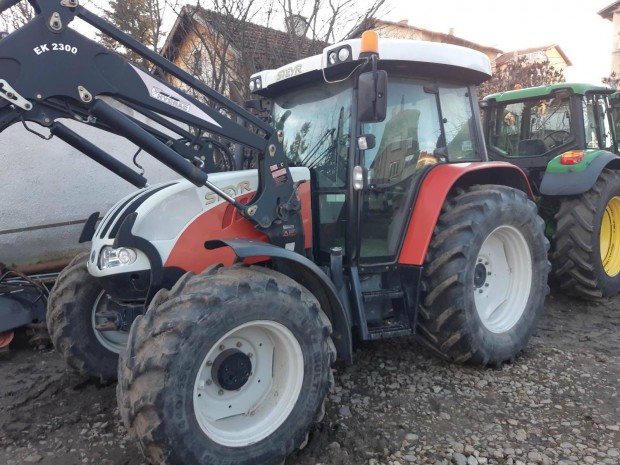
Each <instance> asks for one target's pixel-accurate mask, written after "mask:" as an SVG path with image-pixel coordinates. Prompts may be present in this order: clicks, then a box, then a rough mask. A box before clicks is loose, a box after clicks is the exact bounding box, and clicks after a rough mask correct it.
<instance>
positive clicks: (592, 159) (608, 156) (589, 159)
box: [540, 150, 620, 195]
mask: <svg viewBox="0 0 620 465" xmlns="http://www.w3.org/2000/svg"><path fill="white" fill-rule="evenodd" d="M561 156H562V155H558V156H557V157H555V158H554V159H552V160H551V161H550V162H549V164H548V165H547V169H546V170H545V174H544V176H543V178H542V181H541V183H540V193H541V194H543V195H579V194H583V193H584V192H587V191H589V190H590V189H591V188H592V186H594V183H595V182H596V180H597V179H598V177H599V176H600V174H601V171H603V169H605V168H606V167H609V168H613V169H620V157H619V156H618V155H616V154H614V153H611V152H608V151H606V150H584V151H583V160H582V161H581V162H580V163H578V164H576V165H562V164H561V163H560V158H561Z"/></svg>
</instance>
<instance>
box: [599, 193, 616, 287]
mask: <svg viewBox="0 0 620 465" xmlns="http://www.w3.org/2000/svg"><path fill="white" fill-rule="evenodd" d="M600 242H601V262H602V263H603V269H604V270H605V273H607V275H608V276H610V277H614V276H616V275H617V274H619V273H620V197H612V198H611V200H610V201H609V203H608V204H607V206H606V207H605V213H604V214H603V220H602V221H601V241H600Z"/></svg>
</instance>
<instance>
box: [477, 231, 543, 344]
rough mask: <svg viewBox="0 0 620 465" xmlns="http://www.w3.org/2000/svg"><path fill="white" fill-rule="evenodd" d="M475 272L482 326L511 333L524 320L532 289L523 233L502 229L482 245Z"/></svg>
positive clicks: (527, 249)
mask: <svg viewBox="0 0 620 465" xmlns="http://www.w3.org/2000/svg"><path fill="white" fill-rule="evenodd" d="M474 266H475V269H474V286H473V287H474V302H475V304H476V311H477V312H478V316H479V317H480V320H481V321H482V324H483V325H484V326H485V327H486V328H487V329H488V330H489V331H491V332H493V333H505V332H506V331H509V330H510V329H511V328H512V327H513V326H514V325H515V324H517V322H518V321H519V320H520V319H521V316H522V315H523V312H525V308H526V306H527V302H528V300H529V296H530V290H531V287H532V256H531V254H530V249H529V247H528V244H527V241H526V240H525V237H524V236H523V234H522V233H521V232H520V231H519V230H518V229H516V228H514V227H512V226H507V225H505V226H500V227H499V228H497V229H495V230H494V231H493V232H491V234H489V236H488V237H487V238H486V239H485V241H484V242H483V243H482V247H481V248H480V252H479V253H478V257H477V259H476V263H475V265H474Z"/></svg>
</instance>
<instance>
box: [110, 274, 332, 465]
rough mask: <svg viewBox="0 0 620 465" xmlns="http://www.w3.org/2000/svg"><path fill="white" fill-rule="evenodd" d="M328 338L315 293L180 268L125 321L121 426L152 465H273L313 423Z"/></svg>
mask: <svg viewBox="0 0 620 465" xmlns="http://www.w3.org/2000/svg"><path fill="white" fill-rule="evenodd" d="M330 333H331V325H330V324H329V321H328V320H327V318H326V317H325V316H324V314H323V313H322V311H321V310H320V307H319V304H318V302H317V300H316V299H315V298H314V296H312V295H311V294H310V293H309V292H308V291H307V290H306V289H305V288H303V287H301V286H300V285H299V284H297V283H296V282H294V281H293V280H291V279H290V278H288V277H286V276H284V275H282V274H280V273H277V272H274V271H271V270H268V269H264V268H260V267H251V268H248V267H244V266H233V267H213V268H210V269H208V270H206V271H205V272H203V273H202V274H200V275H198V276H194V275H193V274H192V273H188V274H186V275H185V276H184V277H182V278H181V280H180V281H179V282H177V284H176V285H175V286H174V287H173V288H172V289H171V290H170V291H166V290H163V291H160V293H158V295H157V296H156V297H155V299H154V300H153V303H152V304H151V306H150V308H149V310H148V311H147V313H146V314H145V315H144V316H142V317H139V318H138V319H137V320H136V321H135V322H134V325H133V326H132V329H131V332H130V339H129V344H128V348H127V351H126V352H125V353H124V354H123V355H122V356H121V362H120V364H119V384H118V387H117V399H118V404H119V407H120V412H121V417H122V419H123V422H124V423H125V425H126V427H127V429H128V430H129V432H130V434H132V435H133V436H134V437H136V438H137V439H138V440H139V441H140V443H141V445H142V449H143V451H144V452H145V455H146V456H147V458H148V459H149V460H151V461H152V462H154V463H159V464H183V465H193V464H202V463H208V464H211V465H217V464H232V463H234V464H238V465H243V464H247V465H250V464H252V465H260V464H264V465H267V464H273V463H279V462H282V461H283V460H284V459H285V458H286V456H287V455H288V454H289V453H291V452H292V451H293V450H295V449H296V448H299V447H300V446H302V445H303V444H304V442H305V440H306V438H307V434H308V430H309V428H310V426H311V425H312V423H313V422H316V421H318V420H319V419H320V417H321V416H322V412H323V402H324V400H325V396H326V394H327V391H328V388H329V382H330V378H331V371H330V364H331V363H332V362H333V360H334V359H335V351H334V349H333V343H332V342H331V339H330Z"/></svg>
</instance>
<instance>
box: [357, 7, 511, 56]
mask: <svg viewBox="0 0 620 465" xmlns="http://www.w3.org/2000/svg"><path fill="white" fill-rule="evenodd" d="M370 29H371V30H375V31H377V32H378V34H379V36H380V37H391V38H395V39H413V40H426V41H429V42H441V43H444V44H453V45H460V46H462V47H467V48H471V49H474V50H478V51H479V52H482V53H484V54H485V55H486V56H487V57H489V60H490V61H491V63H492V64H493V63H494V62H495V59H496V58H497V56H498V55H500V54H501V53H502V51H501V50H500V49H498V48H495V47H489V46H486V45H480V44H477V43H475V42H471V41H469V40H465V39H461V38H460V37H457V36H455V35H454V34H453V31H451V32H450V33H449V34H445V33H443V32H437V31H431V30H429V29H423V28H421V27H416V26H410V25H409V21H408V20H406V19H405V20H402V21H398V22H392V21H384V20H381V19H376V18H370V19H368V20H367V21H365V22H362V24H360V25H359V26H358V27H356V28H355V29H354V30H353V32H351V34H349V36H348V38H350V39H352V38H355V37H361V35H362V32H364V31H366V30H370Z"/></svg>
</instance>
